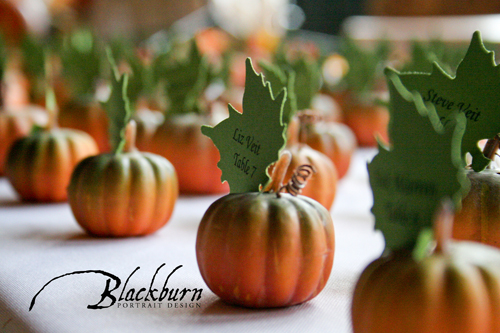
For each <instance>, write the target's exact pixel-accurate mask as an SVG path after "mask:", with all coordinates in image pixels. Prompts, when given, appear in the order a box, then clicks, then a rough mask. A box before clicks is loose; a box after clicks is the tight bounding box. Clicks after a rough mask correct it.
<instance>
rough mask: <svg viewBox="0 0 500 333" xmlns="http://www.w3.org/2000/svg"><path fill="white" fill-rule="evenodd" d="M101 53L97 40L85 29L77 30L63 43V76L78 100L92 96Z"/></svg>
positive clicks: (61, 51) (98, 73)
mask: <svg viewBox="0 0 500 333" xmlns="http://www.w3.org/2000/svg"><path fill="white" fill-rule="evenodd" d="M101 51H102V49H101V48H100V45H99V41H98V39H97V38H96V36H95V35H94V34H93V33H92V32H91V31H90V30H87V29H80V30H77V31H75V32H73V33H71V34H70V35H69V36H66V38H65V39H64V41H63V44H62V46H61V49H60V56H61V60H62V66H63V75H64V76H65V77H66V79H67V80H68V82H69V84H70V87H71V89H72V91H73V93H74V94H75V95H76V96H77V97H78V98H80V99H84V100H85V99H89V98H92V96H93V95H94V92H95V88H96V82H97V80H98V78H99V76H100V74H101V69H102V68H101V65H102V63H101V57H102V53H101Z"/></svg>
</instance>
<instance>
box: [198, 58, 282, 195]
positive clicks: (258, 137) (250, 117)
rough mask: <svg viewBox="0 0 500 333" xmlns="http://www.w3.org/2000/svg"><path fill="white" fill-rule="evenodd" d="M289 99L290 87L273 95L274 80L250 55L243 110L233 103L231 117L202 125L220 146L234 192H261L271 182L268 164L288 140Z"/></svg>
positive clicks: (222, 163) (225, 177)
mask: <svg viewBox="0 0 500 333" xmlns="http://www.w3.org/2000/svg"><path fill="white" fill-rule="evenodd" d="M285 100H286V89H283V90H281V91H280V93H279V94H278V95H277V96H276V97H275V98H273V93H272V88H271V84H270V83H269V82H268V81H266V80H265V79H264V75H263V74H257V73H256V72H255V69H254V68H253V66H252V61H251V59H250V58H248V59H247V60H246V80H245V92H244V95H243V113H240V112H238V111H236V110H235V109H234V108H233V107H232V106H231V105H229V106H228V110H229V117H228V118H226V119H224V120H223V121H221V122H220V123H219V124H217V125H216V126H214V127H210V126H203V127H202V129H201V130H202V133H203V134H204V135H206V136H208V137H210V138H211V139H212V141H213V142H214V144H215V146H216V147H217V148H218V149H219V152H220V156H221V157H220V161H219V163H218V164H217V165H218V167H219V169H220V170H221V171H222V177H221V180H222V181H223V182H224V181H227V182H228V183H229V187H230V191H231V193H245V192H258V191H260V190H261V189H262V188H263V186H265V185H266V184H267V183H268V181H269V174H268V173H267V168H268V166H269V165H270V164H272V163H274V162H275V161H277V160H278V158H279V154H280V151H281V150H282V149H283V148H284V146H285V144H286V133H285V132H286V125H284V124H283V120H282V116H283V105H284V102H285Z"/></svg>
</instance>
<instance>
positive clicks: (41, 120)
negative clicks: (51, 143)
mask: <svg viewBox="0 0 500 333" xmlns="http://www.w3.org/2000/svg"><path fill="white" fill-rule="evenodd" d="M46 123H47V115H46V113H45V112H44V111H43V110H42V109H41V108H37V107H25V108H20V109H19V110H17V109H16V110H12V109H9V110H2V111H0V175H2V174H3V173H4V167H5V163H6V161H5V160H6V158H7V153H8V151H9V148H10V147H11V145H12V144H13V143H14V141H16V140H17V139H19V138H22V137H24V136H27V135H28V134H29V133H30V131H31V128H32V127H33V126H34V125H37V126H44V125H46Z"/></svg>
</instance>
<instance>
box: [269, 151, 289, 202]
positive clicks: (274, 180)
mask: <svg viewBox="0 0 500 333" xmlns="http://www.w3.org/2000/svg"><path fill="white" fill-rule="evenodd" d="M291 161H292V154H291V153H290V152H289V151H288V150H285V151H283V153H281V156H280V158H279V160H278V161H277V162H276V164H275V165H274V168H273V174H272V175H271V181H270V182H269V183H268V184H267V186H266V187H265V188H264V192H272V193H278V196H279V191H280V188H281V186H282V184H283V179H284V178H285V175H286V170H288V166H289V165H290V162H291Z"/></svg>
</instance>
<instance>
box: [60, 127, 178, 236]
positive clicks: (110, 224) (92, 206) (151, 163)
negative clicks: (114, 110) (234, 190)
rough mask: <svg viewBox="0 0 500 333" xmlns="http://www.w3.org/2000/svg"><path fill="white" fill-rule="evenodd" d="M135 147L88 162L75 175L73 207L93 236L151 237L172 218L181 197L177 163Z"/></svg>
mask: <svg viewBox="0 0 500 333" xmlns="http://www.w3.org/2000/svg"><path fill="white" fill-rule="evenodd" d="M131 126H132V127H135V125H131ZM129 131H135V128H133V129H129ZM130 135H131V136H132V137H135V133H134V134H130ZM129 140H132V142H133V140H134V139H129ZM129 145H130V146H129V147H128V148H126V149H125V151H124V152H122V153H119V154H115V153H107V154H100V155H96V156H91V157H88V158H86V159H84V160H83V161H81V163H79V164H78V166H77V167H76V168H75V171H74V172H73V175H72V176H71V182H70V185H69V188H68V195H69V204H70V206H71V209H72V211H73V214H74V216H75V218H76V221H77V222H78V224H79V225H80V226H81V227H82V228H83V229H85V230H86V231H87V232H88V233H90V234H92V235H95V236H115V237H127V236H139V235H147V234H151V233H153V232H155V231H156V230H158V229H160V228H161V227H163V226H164V225H165V224H166V223H167V222H168V221H169V219H170V217H171V215H172V212H173V210H174V206H175V202H176V200H177V197H178V185H177V177H176V173H175V170H174V168H173V166H172V164H171V163H170V162H169V161H167V160H166V159H165V158H163V157H161V156H158V155H155V154H151V153H143V152H139V151H138V150H136V149H135V147H134V145H133V143H129Z"/></svg>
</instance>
